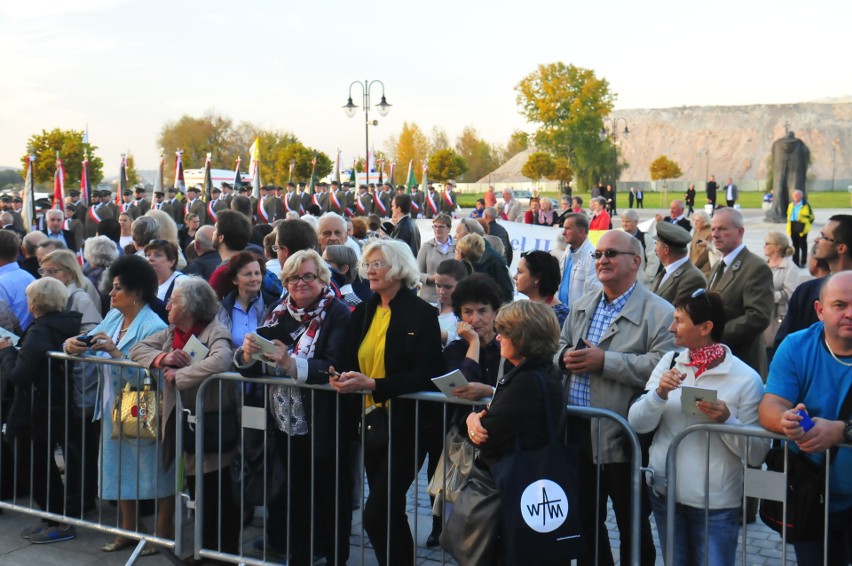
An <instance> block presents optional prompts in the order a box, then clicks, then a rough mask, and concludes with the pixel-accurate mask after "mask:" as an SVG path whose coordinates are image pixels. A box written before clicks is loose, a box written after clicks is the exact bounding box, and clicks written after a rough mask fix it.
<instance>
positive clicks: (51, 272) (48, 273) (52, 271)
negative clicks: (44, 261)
mask: <svg viewBox="0 0 852 566" xmlns="http://www.w3.org/2000/svg"><path fill="white" fill-rule="evenodd" d="M60 271H62V270H61V269H46V268H41V267H40V268H39V270H38V274H39V275H42V276H44V275H46V276H48V277H53V276H54V275H56V274H57V273H59V272H60Z"/></svg>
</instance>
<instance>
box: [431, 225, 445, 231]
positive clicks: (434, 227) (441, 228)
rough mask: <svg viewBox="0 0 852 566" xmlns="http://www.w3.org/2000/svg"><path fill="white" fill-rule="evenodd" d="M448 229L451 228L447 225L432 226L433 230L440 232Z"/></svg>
mask: <svg viewBox="0 0 852 566" xmlns="http://www.w3.org/2000/svg"><path fill="white" fill-rule="evenodd" d="M447 228H449V226H447V225H446V224H432V229H433V230H439V229H440V230H444V229H447Z"/></svg>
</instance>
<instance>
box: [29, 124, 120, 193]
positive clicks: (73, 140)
mask: <svg viewBox="0 0 852 566" xmlns="http://www.w3.org/2000/svg"><path fill="white" fill-rule="evenodd" d="M27 147H28V148H30V149H32V150H33V151H34V152H35V155H36V162H35V167H34V169H35V182H36V183H52V182H53V174H54V173H55V172H56V152H57V151H58V152H59V157H60V158H61V159H62V165H63V166H64V167H65V186H66V187H74V186H77V187H79V186H80V174H81V173H82V172H83V152H84V151H85V150H86V149H88V151H89V168H88V174H89V184H90V185H91V186H93V187H95V186H97V185H98V183H100V182H101V181H102V180H103V178H104V173H103V169H104V162H103V160H102V159H101V158H100V157H98V156H97V155H96V151H97V149H98V148H97V146H94V145H85V144H83V131H82V130H60V129H59V128H55V129H53V130H51V131H49V132H48V131H47V130H42V131H41V133H40V134H33V135H32V136H30V139H29V140H27ZM26 174H27V156H26V154H24V155H22V156H21V176H22V177H25V176H26Z"/></svg>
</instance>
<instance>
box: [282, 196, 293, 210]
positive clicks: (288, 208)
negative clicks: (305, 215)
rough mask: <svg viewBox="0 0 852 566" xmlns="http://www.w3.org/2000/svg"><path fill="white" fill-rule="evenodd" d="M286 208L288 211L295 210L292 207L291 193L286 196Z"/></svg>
mask: <svg viewBox="0 0 852 566" xmlns="http://www.w3.org/2000/svg"><path fill="white" fill-rule="evenodd" d="M284 208H286V209H287V212H293V209H292V208H290V193H287V197H286V198H284Z"/></svg>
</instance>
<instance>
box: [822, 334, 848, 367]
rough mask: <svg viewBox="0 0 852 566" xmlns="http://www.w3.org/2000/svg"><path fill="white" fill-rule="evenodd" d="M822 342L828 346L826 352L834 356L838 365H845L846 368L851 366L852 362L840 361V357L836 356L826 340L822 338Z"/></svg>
mask: <svg viewBox="0 0 852 566" xmlns="http://www.w3.org/2000/svg"><path fill="white" fill-rule="evenodd" d="M823 342H825V347H826V348H828V353H829V354H831V357H832V358H834V361H836V362H837V363H838V364H840V365H842V366H846V367H848V368H852V363H847V362H844V361H842V360H841V359H840V358H838V357H837V355H836V354H835V353H834V351H833V350H832V349H831V346H829V345H828V340H823Z"/></svg>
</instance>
